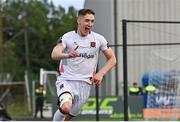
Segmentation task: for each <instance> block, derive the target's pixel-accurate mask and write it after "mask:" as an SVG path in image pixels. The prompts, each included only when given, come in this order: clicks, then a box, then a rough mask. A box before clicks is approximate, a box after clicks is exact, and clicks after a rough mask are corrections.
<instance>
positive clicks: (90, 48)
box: [51, 9, 116, 121]
mask: <svg viewBox="0 0 180 122" xmlns="http://www.w3.org/2000/svg"><path fill="white" fill-rule="evenodd" d="M94 20H95V12H94V11H93V10H91V9H81V10H80V11H79V12H78V18H77V24H78V28H77V30H75V31H70V32H68V33H66V34H64V35H63V36H62V38H60V40H61V41H60V43H59V44H57V45H56V46H55V47H54V49H53V51H52V54H51V57H52V59H54V60H61V59H62V60H63V66H64V73H63V74H62V75H61V76H59V77H58V78H57V81H56V88H57V95H58V102H59V109H58V110H57V111H56V112H55V114H54V117H53V121H63V120H64V121H68V120H70V119H71V118H72V117H73V116H76V115H77V114H78V113H79V111H80V110H81V108H82V105H83V104H84V103H85V102H86V100H87V99H88V97H89V94H90V88H91V86H92V84H96V85H99V84H101V81H102V79H103V76H104V75H105V74H106V73H107V72H108V71H109V70H110V69H111V68H112V67H113V66H114V65H115V64H116V58H115V55H114V53H113V51H112V49H111V48H109V47H108V43H107V41H106V39H105V38H104V37H103V36H102V35H100V34H97V33H95V32H93V31H91V29H92V27H93V25H94ZM99 51H102V52H103V54H104V55H105V57H106V58H107V62H106V63H105V65H104V66H103V67H102V68H101V69H100V70H99V71H98V72H97V73H96V66H97V62H98V56H99Z"/></svg>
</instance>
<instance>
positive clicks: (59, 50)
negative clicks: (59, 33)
mask: <svg viewBox="0 0 180 122" xmlns="http://www.w3.org/2000/svg"><path fill="white" fill-rule="evenodd" d="M77 48H78V47H76V48H75V49H72V50H71V51H70V52H69V53H64V47H63V45H62V44H57V45H56V46H55V47H54V48H53V51H52V53H51V58H52V59H53V60H61V59H64V58H74V57H76V56H78V53H77V51H76V49H77Z"/></svg>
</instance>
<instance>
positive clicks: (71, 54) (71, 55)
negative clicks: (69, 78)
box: [69, 46, 79, 58]
mask: <svg viewBox="0 0 180 122" xmlns="http://www.w3.org/2000/svg"><path fill="white" fill-rule="evenodd" d="M78 47H79V46H77V47H76V48H74V49H72V50H71V51H70V53H69V57H70V58H75V57H77V56H78V52H77V48H78Z"/></svg>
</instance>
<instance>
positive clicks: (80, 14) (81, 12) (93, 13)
mask: <svg viewBox="0 0 180 122" xmlns="http://www.w3.org/2000/svg"><path fill="white" fill-rule="evenodd" d="M86 14H92V15H95V12H94V11H93V10H92V9H81V10H79V12H78V16H85V15H86Z"/></svg>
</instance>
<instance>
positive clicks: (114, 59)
mask: <svg viewBox="0 0 180 122" xmlns="http://www.w3.org/2000/svg"><path fill="white" fill-rule="evenodd" d="M116 63H117V59H116V57H115V56H114V58H113V64H114V65H116Z"/></svg>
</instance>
